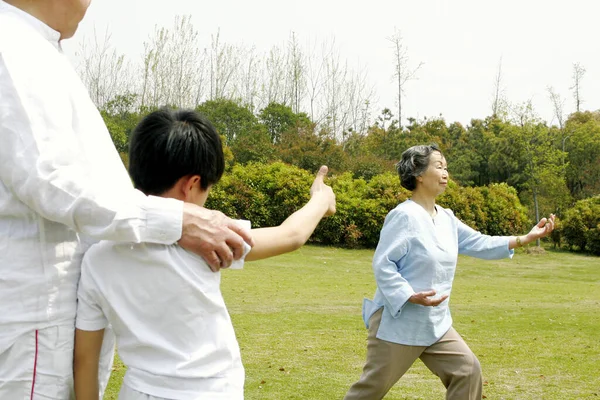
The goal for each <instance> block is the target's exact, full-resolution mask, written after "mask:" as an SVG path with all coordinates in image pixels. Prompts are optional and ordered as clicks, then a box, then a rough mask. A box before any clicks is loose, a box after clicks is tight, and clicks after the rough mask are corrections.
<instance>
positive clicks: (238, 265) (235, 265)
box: [229, 219, 252, 269]
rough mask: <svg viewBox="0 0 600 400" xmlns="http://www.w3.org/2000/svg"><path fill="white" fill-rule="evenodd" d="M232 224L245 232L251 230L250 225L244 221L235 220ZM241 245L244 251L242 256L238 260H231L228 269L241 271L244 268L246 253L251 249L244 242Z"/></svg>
mask: <svg viewBox="0 0 600 400" xmlns="http://www.w3.org/2000/svg"><path fill="white" fill-rule="evenodd" d="M234 222H235V223H236V224H238V225H239V226H241V227H242V228H244V229H246V230H250V229H251V228H252V223H251V222H250V221H248V220H246V219H236V220H234ZM243 245H244V250H243V253H242V256H241V257H240V259H239V260H233V262H232V263H231V266H230V267H229V269H243V268H244V262H245V260H246V256H247V255H248V253H250V250H252V247H250V245H248V243H246V242H244V243H243Z"/></svg>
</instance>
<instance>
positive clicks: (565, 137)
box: [101, 95, 600, 251]
mask: <svg viewBox="0 0 600 400" xmlns="http://www.w3.org/2000/svg"><path fill="white" fill-rule="evenodd" d="M133 101H134V99H133V98H132V96H131V95H129V96H117V98H116V99H114V100H112V101H110V102H108V103H107V104H106V106H105V107H103V109H102V110H101V113H102V115H103V117H104V120H105V121H106V124H107V126H108V128H109V131H110V132H111V135H112V137H113V141H114V142H115V145H116V146H117V148H118V149H119V150H120V151H121V152H122V155H123V157H124V162H125V163H126V162H127V160H126V150H127V145H128V135H129V133H130V131H131V129H132V128H133V127H134V126H135V124H136V123H137V122H138V121H139V119H140V118H141V117H142V116H143V115H144V114H145V113H147V112H148V111H149V109H146V108H144V109H141V110H138V111H135V112H134V111H131V110H132V102H133ZM196 109H197V110H198V111H200V112H202V113H203V114H205V115H206V116H207V117H208V118H209V119H210V120H211V121H212V122H213V124H214V125H215V126H216V128H217V130H218V131H219V132H220V134H221V135H222V137H223V140H224V144H225V152H226V158H227V168H228V171H229V173H230V174H232V178H226V179H225V180H224V181H223V183H222V184H221V185H219V186H222V187H223V188H225V187H227V185H228V183H227V182H230V180H227V179H234V178H235V179H237V181H236V183H235V184H234V185H233V186H232V190H231V192H229V193H227V195H226V196H224V197H219V196H218V195H217V194H215V195H214V196H213V200H212V201H216V200H215V199H221V200H220V201H219V203H213V204H214V206H215V207H216V208H218V209H221V210H223V211H226V212H228V213H230V214H231V215H235V216H240V217H241V216H246V217H247V218H249V217H248V215H251V216H252V218H250V219H252V220H253V222H254V223H255V224H257V225H258V226H264V225H270V224H272V223H279V222H281V220H280V217H281V216H282V215H287V213H288V212H289V211H290V210H292V209H294V208H295V207H297V206H298V205H299V204H301V203H302V201H304V200H305V196H306V195H307V193H305V192H306V187H303V188H302V190H303V191H304V192H302V193H304V194H303V196H304V197H302V196H301V194H300V193H298V194H297V195H296V194H294V195H293V196H291V197H290V199H287V196H284V195H274V194H273V193H270V192H268V191H264V190H262V189H261V190H258V189H257V187H260V185H259V186H252V185H250V186H249V187H251V188H254V189H255V191H254V192H253V191H249V190H247V191H244V190H241V189H240V190H238V188H241V187H244V185H248V184H249V182H257V181H259V178H257V177H256V176H254V177H253V178H252V179H250V178H248V177H249V176H250V175H251V171H252V170H257V171H260V173H258V172H257V174H259V175H260V174H266V175H273V174H275V175H276V173H277V171H279V170H282V169H283V170H285V168H284V167H283V166H282V165H283V164H276V165H277V168H275V167H272V168H275V169H269V168H271V167H268V165H270V164H271V163H274V162H283V163H285V164H288V165H293V166H295V167H297V168H299V169H300V170H302V171H316V170H317V169H318V167H319V166H320V165H321V164H327V165H328V166H329V167H330V169H331V171H332V174H333V175H334V178H333V179H332V182H334V184H335V185H337V187H336V193H337V195H338V199H339V201H340V207H339V208H338V209H339V211H338V214H336V216H334V217H333V218H331V219H330V220H328V221H325V222H324V223H323V225H322V227H321V228H319V229H320V230H319V231H318V232H317V234H316V236H315V240H318V241H320V242H323V243H330V244H336V245H345V246H372V245H374V244H375V243H376V238H377V235H378V232H379V229H380V227H381V223H382V222H383V217H385V214H386V213H387V212H388V211H389V210H390V209H391V208H393V207H394V206H395V205H396V204H397V203H398V202H399V201H401V200H403V199H405V198H406V196H407V194H406V193H405V191H403V190H402V189H401V188H400V186H399V182H398V177H397V176H396V175H395V173H394V164H395V162H396V161H397V160H398V159H399V157H400V154H401V153H402V152H403V151H404V150H405V149H406V148H408V147H410V146H412V145H415V144H422V143H431V142H435V143H438V145H439V146H440V147H441V149H442V150H443V152H444V154H445V155H446V157H447V159H448V163H449V169H450V174H451V177H452V179H453V181H454V182H455V183H456V185H457V186H460V187H461V189H460V190H458V189H456V190H455V189H454V186H451V188H449V190H448V192H449V194H448V196H449V197H448V196H446V197H444V198H443V200H442V204H446V205H448V206H450V207H451V208H452V209H453V210H454V211H455V212H456V213H457V215H459V216H460V217H461V218H462V219H463V220H464V221H465V222H467V223H469V224H470V225H471V226H473V227H475V228H477V229H480V230H482V231H483V232H488V233H491V234H512V233H515V232H524V231H525V230H526V229H527V227H528V225H529V224H530V223H531V222H532V221H533V220H537V219H538V218H539V217H541V216H544V215H548V214H549V213H551V212H552V213H556V214H557V215H558V216H559V218H561V219H563V218H564V219H563V221H562V222H561V223H568V222H569V221H573V220H574V215H575V214H576V212H574V211H572V210H577V209H578V207H579V205H578V206H576V207H573V206H574V205H575V202H576V201H578V200H582V199H586V198H589V197H592V196H593V195H595V194H598V193H600V113H598V112H580V113H574V114H572V115H570V116H569V117H568V118H567V119H566V121H565V124H564V126H563V127H562V128H561V127H557V126H548V125H547V124H545V123H544V122H542V121H539V120H536V119H535V118H533V117H531V116H530V115H531V114H530V109H529V108H527V107H524V108H523V111H522V112H523V113H522V114H521V115H520V118H519V119H518V120H513V121H509V120H507V119H501V118H499V117H494V116H492V117H488V118H486V119H483V120H479V119H474V120H472V121H471V124H470V125H468V126H466V127H464V126H463V125H461V124H459V123H451V124H447V123H446V122H445V121H444V120H443V119H442V118H436V119H425V120H422V121H417V120H414V119H412V120H410V124H409V125H407V126H406V127H402V128H401V127H399V126H398V122H397V120H395V119H394V118H393V115H392V114H391V112H390V111H389V110H384V111H383V112H382V114H381V115H380V116H379V117H378V120H377V122H376V123H375V124H373V125H372V126H370V127H368V129H367V130H366V131H365V132H364V133H359V132H352V131H350V132H347V134H346V135H345V136H344V137H343V138H342V139H341V140H340V139H336V138H335V137H334V136H333V135H332V134H331V133H330V132H329V131H327V130H326V129H324V128H322V127H321V128H319V126H318V125H317V124H316V123H315V122H314V121H312V120H311V119H310V118H309V117H308V115H307V114H305V113H295V112H294V111H293V110H292V109H291V107H289V106H286V105H283V104H278V103H271V104H269V105H267V106H266V107H265V108H263V109H261V110H260V111H259V112H258V113H257V114H254V113H253V112H252V111H251V110H250V109H248V108H247V107H244V106H243V105H241V104H240V103H239V102H236V101H233V100H226V99H220V100H209V101H206V102H204V103H202V104H200V105H198V106H197V107H196ZM245 165H248V167H244V166H245ZM300 170H289V171H288V170H286V171H287V172H286V173H285V174H283V175H281V176H279V175H277V176H278V177H270V176H266V177H264V178H260V179H262V181H264V180H269V179H273V180H275V181H277V179H280V178H281V179H283V181H282V183H281V185H286V184H287V185H288V186H287V187H286V188H285V189H286V190H291V187H300V186H298V185H300V183H298V185H297V186H293V185H294V181H293V178H292V177H293V176H296V175H298V176H304V178H303V179H304V180H305V181H306V180H307V181H310V177H311V176H312V173H311V172H303V174H305V175H302V174H301V173H300V172H298V171H300ZM244 177H246V178H247V179H246V178H244ZM243 182H245V183H244V184H242V183H243ZM300 182H302V179H300ZM383 183H385V185H384V184H383ZM269 185H271V186H272V185H275V187H276V186H277V185H278V184H276V183H274V182H270V183H269ZM269 185H266V184H265V185H263V186H264V187H269ZM373 185H375V186H376V185H380V186H379V189H378V190H379V192H377V191H375V192H373V191H369V190H367V189H366V188H369V187H372V186H373ZM219 186H218V187H219ZM218 187H217V189H216V193H219V192H218V191H219V190H220V189H218ZM349 188H351V189H349ZM498 188H502V189H498ZM498 191H501V192H503V194H502V196H504V198H510V201H505V202H504V203H502V202H500V203H498V204H500V205H498V206H490V205H489V204H492V203H493V204H496V203H497V201H496V200H494V199H495V197H493V196H492V197H489V196H490V195H489V194H490V193H492V194H497V193H498ZM504 192H506V193H504ZM345 193H347V194H345ZM374 193H376V194H374ZM345 196H347V198H346V197H345ZM511 196H512V197H511ZM229 198H230V199H229ZM226 199H229V200H227V201H226ZM286 199H287V200H286ZM486 201H487V202H488V203H489V204H488V203H486ZM274 202H275V203H274ZM486 204H488V205H486ZM520 204H524V205H525V208H522V207H521V205H520ZM586 204H587V203H586ZM346 205H348V210H347V211H346V210H345V207H346ZM255 208H257V209H259V210H262V211H260V212H258V211H256V212H255V211H253V210H255ZM503 208H507V209H506V210H503ZM588 208H589V207H588ZM592 208H593V207H592ZM268 209H274V210H278V211H277V212H276V214H275V216H274V217H267V216H266V214H265V213H267V211H266V210H268ZM586 209H587V208H586ZM526 210H529V213H528V214H527V211H526ZM261 213H262V214H261ZM503 213H507V214H503ZM574 213H575V214H574ZM536 214H538V215H537V216H536ZM261 215H264V218H262V217H261ZM595 215H600V212H598V213H596V214H595ZM588 220H589V221H588ZM588 220H586V222H585V223H583V222H582V223H579V228H577V229H578V230H577V229H576V230H573V229H574V228H573V229H571V228H570V229H571V230H570V231H568V232H570V233H567V231H565V233H564V234H563V235H562V239H561V234H560V232H561V230H559V231H558V232H557V234H556V235H555V236H554V237H555V240H556V241H557V244H559V245H560V244H561V242H560V241H561V240H562V241H563V243H562V244H564V245H565V246H568V247H570V248H573V249H578V250H584V251H593V250H592V249H591V248H590V246H592V244H593V243H594V240H595V239H594V238H593V237H595V236H594V235H595V233H594V232H598V230H599V229H598V228H597V227H596V225H597V224H598V223H600V221H599V220H598V219H597V218H596V219H594V218H588ZM594 221H596V222H595V224H596V225H594ZM494 224H496V225H498V226H499V228H494ZM503 224H504V225H503ZM507 224H508V225H507ZM584 225H585V226H589V227H588V228H586V227H585V226H584ZM590 229H591V233H588V232H590ZM594 229H596V230H595V231H594ZM584 230H585V232H584ZM319 232H322V234H321V233H319ZM573 232H579V233H573ZM597 234H600V233H597ZM590 235H591V236H590ZM578 237H590V240H587V241H586V242H582V241H581V240H578V239H577V238H578Z"/></svg>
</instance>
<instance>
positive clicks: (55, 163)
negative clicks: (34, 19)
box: [0, 51, 183, 244]
mask: <svg viewBox="0 0 600 400" xmlns="http://www.w3.org/2000/svg"><path fill="white" fill-rule="evenodd" d="M9 53H10V52H9ZM13 53H14V51H13ZM57 57H59V55H57ZM22 64H25V65H22ZM30 64H32V63H29V62H23V60H19V59H18V57H16V56H15V55H14V54H7V53H6V52H4V53H2V52H0V93H1V94H2V95H1V96H0V138H1V145H0V180H1V181H2V183H3V184H4V185H5V186H6V187H7V188H8V189H9V190H10V191H11V192H12V193H13V194H14V196H15V197H16V198H18V199H19V200H20V201H21V202H22V203H24V204H25V205H26V206H27V207H29V208H30V209H32V210H34V211H35V212H36V213H38V214H40V215H41V216H42V217H44V218H46V219H48V220H51V221H55V222H59V223H62V224H64V225H67V226H69V227H71V228H72V229H75V230H76V231H78V232H80V233H82V234H84V235H87V236H90V237H92V238H94V239H96V240H100V239H108V240H114V241H127V242H129V241H131V242H154V243H161V244H172V243H174V242H176V241H177V240H179V239H180V238H181V233H182V213H183V203H182V202H180V201H177V200H174V199H164V198H152V197H148V196H145V195H144V194H143V193H141V192H139V191H136V190H135V189H134V188H133V186H132V185H131V182H130V180H129V177H128V176H127V172H126V170H125V168H123V167H122V164H120V163H121V161H120V159H119V157H118V154H117V152H116V150H115V149H114V146H113V145H112V143H111V142H110V137H109V134H108V131H107V130H106V127H105V126H104V123H103V121H102V119H101V117H100V115H99V113H98V112H97V110H96V109H95V108H94V107H93V104H91V101H90V104H89V108H87V110H89V111H90V113H89V114H90V116H91V117H92V118H89V121H88V120H87V119H86V120H84V121H79V123H81V125H83V126H81V125H80V126H78V132H75V130H74V129H75V128H74V123H73V121H74V120H75V119H76V118H75V117H76V116H75V115H74V112H75V111H74V110H76V109H77V108H75V107H74V105H73V104H72V102H73V101H74V100H73V98H71V97H70V95H69V92H68V90H67V89H65V87H68V86H69V85H70V84H72V83H69V82H65V81H63V80H62V78H63V76H59V77H57V76H54V75H53V74H55V73H56V71H57V68H54V69H52V68H50V66H48V67H47V68H44V66H39V65H37V66H35V65H30ZM59 64H60V63H59ZM65 64H66V61H65ZM61 65H62V64H61ZM65 66H68V65H65ZM52 71H53V72H52ZM77 89H80V90H81V91H84V90H85V89H84V88H83V86H81V88H79V87H77V88H76V89H74V90H77ZM83 96H84V97H83V98H84V99H86V97H85V94H84V95H83ZM87 100H89V99H87ZM87 117H89V116H88V115H86V118H87ZM90 131H94V132H91V133H90ZM96 131H97V132H96ZM82 132H83V133H85V134H86V135H82ZM86 140H90V141H91V142H87V143H85V142H84V141H86ZM90 143H91V144H90ZM96 144H98V145H99V146H98V147H99V148H98V149H97V151H98V152H100V154H102V161H98V160H99V159H100V158H97V159H95V160H94V161H90V160H89V155H90V152H94V148H95V147H96ZM98 164H103V165H98Z"/></svg>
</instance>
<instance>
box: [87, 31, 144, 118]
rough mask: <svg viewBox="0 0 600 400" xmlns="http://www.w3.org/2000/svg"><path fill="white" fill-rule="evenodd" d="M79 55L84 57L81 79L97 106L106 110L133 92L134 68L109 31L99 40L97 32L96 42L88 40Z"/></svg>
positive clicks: (94, 39) (95, 35)
mask: <svg viewBox="0 0 600 400" xmlns="http://www.w3.org/2000/svg"><path fill="white" fill-rule="evenodd" d="M78 56H80V57H81V63H80V65H79V67H78V70H79V73H80V75H81V79H82V81H83V83H84V84H85V86H86V87H87V89H88V92H89V94H90V98H91V99H92V101H93V102H94V104H95V105H96V107H103V106H104V105H105V104H106V103H107V102H109V101H111V100H112V99H114V98H115V97H116V96H118V95H120V94H125V93H128V92H130V91H131V90H132V89H133V88H132V86H133V79H132V77H131V74H130V65H129V63H128V62H127V60H126V59H125V56H124V55H123V54H119V53H118V52H117V51H116V49H115V48H114V47H113V45H112V43H111V35H110V34H109V33H108V31H106V32H105V34H104V38H103V39H102V40H99V39H98V36H97V34H96V31H95V30H94V38H93V41H92V42H91V43H89V42H88V41H87V40H84V41H83V42H82V43H81V46H80V48H79V52H78Z"/></svg>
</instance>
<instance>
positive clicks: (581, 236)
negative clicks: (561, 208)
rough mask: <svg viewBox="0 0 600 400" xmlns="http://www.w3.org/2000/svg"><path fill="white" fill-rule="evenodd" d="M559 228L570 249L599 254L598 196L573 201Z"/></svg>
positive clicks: (599, 200)
mask: <svg viewBox="0 0 600 400" xmlns="http://www.w3.org/2000/svg"><path fill="white" fill-rule="evenodd" d="M559 230H560V237H561V238H562V239H563V240H564V241H565V243H566V244H567V246H568V247H569V248H570V249H575V250H579V251H588V252H590V253H592V254H596V255H600V196H595V197H591V198H589V199H585V200H580V201H578V202H577V203H575V205H574V206H573V207H572V208H571V209H569V210H567V211H566V212H565V214H564V216H563V218H562V220H561V223H560V227H559Z"/></svg>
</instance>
